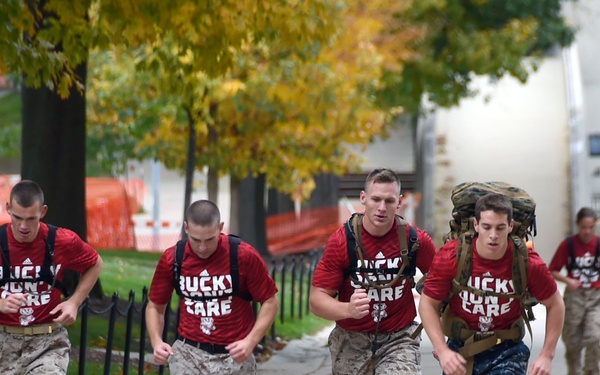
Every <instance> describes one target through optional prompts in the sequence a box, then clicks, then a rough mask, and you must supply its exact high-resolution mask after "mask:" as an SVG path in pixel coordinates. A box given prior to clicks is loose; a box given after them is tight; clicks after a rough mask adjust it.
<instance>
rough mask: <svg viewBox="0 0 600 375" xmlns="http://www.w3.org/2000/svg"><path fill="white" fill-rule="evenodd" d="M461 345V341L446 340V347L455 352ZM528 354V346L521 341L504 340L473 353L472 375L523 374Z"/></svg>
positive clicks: (525, 371)
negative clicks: (475, 353)
mask: <svg viewBox="0 0 600 375" xmlns="http://www.w3.org/2000/svg"><path fill="white" fill-rule="evenodd" d="M463 345H464V343H463V342H462V341H457V340H448V347H449V348H450V349H452V350H454V351H455V352H458V350H459V349H460V348H462V346H463ZM529 356H530V352H529V348H528V347H527V345H525V344H524V343H523V341H519V342H514V341H512V340H508V341H504V342H502V343H500V344H498V345H496V346H494V347H492V348H490V349H488V350H486V351H485V352H483V353H479V354H477V355H475V360H474V364H473V375H519V374H522V375H525V374H527V363H528V362H529Z"/></svg>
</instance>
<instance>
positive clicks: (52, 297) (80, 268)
mask: <svg viewBox="0 0 600 375" xmlns="http://www.w3.org/2000/svg"><path fill="white" fill-rule="evenodd" d="M6 232H7V235H8V249H9V252H10V268H11V272H12V274H13V276H14V277H16V278H32V279H33V278H35V277H37V276H39V272H40V270H41V268H42V265H43V264H44V258H45V256H46V242H45V239H46V237H48V226H47V225H46V224H44V223H40V230H39V232H38V235H37V237H36V238H35V240H33V242H19V241H17V240H15V238H14V237H13V234H12V230H11V227H10V224H8V226H7V228H6ZM2 261H3V260H2V259H1V258H0V264H2ZM97 261H98V253H97V252H96V250H94V249H93V248H92V247H91V246H90V245H88V244H87V243H86V242H84V241H83V240H82V239H81V238H80V237H79V236H78V235H77V234H76V233H74V232H72V231H70V230H68V229H65V228H58V230H57V231H56V240H55V241H54V262H53V266H52V267H51V271H52V272H53V273H54V274H56V275H57V276H56V280H57V281H61V282H62V280H63V275H64V272H65V269H69V270H73V271H77V272H81V273H84V272H85V271H87V270H88V269H90V268H91V267H92V266H94V265H95V264H96V262H97ZM0 277H3V270H2V267H0ZM48 289H49V286H48V284H46V283H45V282H43V281H39V282H9V283H7V284H5V285H4V286H3V287H2V289H1V293H2V294H1V295H0V298H6V297H7V296H8V295H9V294H11V293H23V292H24V291H25V292H26V291H28V290H29V291H37V292H38V293H39V292H42V291H46V290H48ZM61 301H62V299H61V291H60V289H58V288H56V287H55V288H54V289H52V292H51V293H50V294H42V295H34V294H30V295H29V297H28V301H27V305H26V306H23V307H22V308H21V309H20V311H19V312H18V313H14V314H0V324H3V325H10V326H19V325H22V326H27V325H34V324H44V323H49V322H52V319H54V318H56V316H55V315H52V316H51V315H49V313H50V311H52V309H54V308H55V307H56V306H57V305H58V304H59V303H61Z"/></svg>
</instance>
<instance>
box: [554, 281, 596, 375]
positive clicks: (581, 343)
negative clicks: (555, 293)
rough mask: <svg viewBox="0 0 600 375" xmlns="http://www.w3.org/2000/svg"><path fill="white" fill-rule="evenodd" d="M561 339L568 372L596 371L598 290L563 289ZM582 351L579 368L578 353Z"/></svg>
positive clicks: (588, 374) (575, 373)
mask: <svg viewBox="0 0 600 375" xmlns="http://www.w3.org/2000/svg"><path fill="white" fill-rule="evenodd" d="M564 299H565V325H564V326H563V331H562V339H563V342H564V343H565V348H566V351H565V357H566V360H567V368H568V369H569V375H580V374H585V375H591V374H595V375H596V374H600V366H599V365H598V361H599V359H600V290H599V289H579V290H577V291H575V292H569V291H565V294H564ZM584 350H585V354H584V358H585V359H584V366H583V372H582V368H581V355H582V353H583V352H584Z"/></svg>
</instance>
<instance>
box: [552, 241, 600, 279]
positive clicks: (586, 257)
mask: <svg viewBox="0 0 600 375" xmlns="http://www.w3.org/2000/svg"><path fill="white" fill-rule="evenodd" d="M572 238H573V250H574V254H575V264H577V265H579V266H580V267H590V266H592V264H593V263H594V259H595V257H596V246H597V245H598V237H596V236H594V238H593V239H592V240H591V241H590V242H589V243H583V242H582V241H581V239H580V238H579V236H578V235H574V236H572ZM568 264H569V246H568V245H567V240H563V241H562V242H561V243H560V244H559V245H558V248H557V249H556V252H555V253H554V257H552V261H551V262H550V265H549V266H548V268H549V269H550V271H556V272H560V270H562V268H563V267H565V268H567V267H568ZM568 276H569V277H570V278H573V279H576V280H579V281H581V283H582V287H583V288H594V289H600V279H599V277H598V276H599V272H598V267H594V268H588V269H585V268H583V269H581V268H573V269H572V270H570V271H569V275H568Z"/></svg>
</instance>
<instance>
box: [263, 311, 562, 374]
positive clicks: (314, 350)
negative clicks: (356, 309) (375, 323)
mask: <svg viewBox="0 0 600 375" xmlns="http://www.w3.org/2000/svg"><path fill="white" fill-rule="evenodd" d="M415 302H416V303H417V304H418V299H417V300H416V301H415ZM534 314H535V316H536V320H535V321H533V322H531V330H532V332H533V346H532V345H531V338H530V336H529V334H527V335H526V336H525V339H524V340H525V344H526V345H527V346H528V347H530V349H531V359H530V363H531V362H532V361H533V360H535V358H537V356H538V354H539V352H540V350H541V348H542V345H543V343H544V330H545V324H546V312H545V309H544V307H543V306H542V305H537V306H535V307H534ZM331 329H333V326H330V327H327V328H325V329H323V330H322V331H320V332H318V333H317V334H315V335H313V336H305V337H304V338H302V339H299V340H292V341H290V342H289V343H288V344H287V345H286V347H285V348H283V349H282V350H280V351H277V352H275V353H274V354H273V356H272V357H271V358H270V359H269V360H268V361H266V362H263V363H259V364H258V374H264V375H276V374H286V375H330V374H331V357H330V356H329V349H327V337H328V335H329V333H330V332H331ZM421 338H422V340H423V341H422V342H421V368H422V372H423V375H440V374H441V373H442V370H441V368H440V366H439V364H438V362H437V361H436V360H434V358H433V355H432V354H431V353H432V351H433V346H432V345H431V341H429V338H428V337H427V334H426V333H425V331H423V333H422V335H421ZM566 373H567V366H566V363H565V347H564V344H563V342H562V341H560V340H559V342H558V345H557V347H556V354H555V357H554V360H553V361H552V374H555V375H562V374H566Z"/></svg>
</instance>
